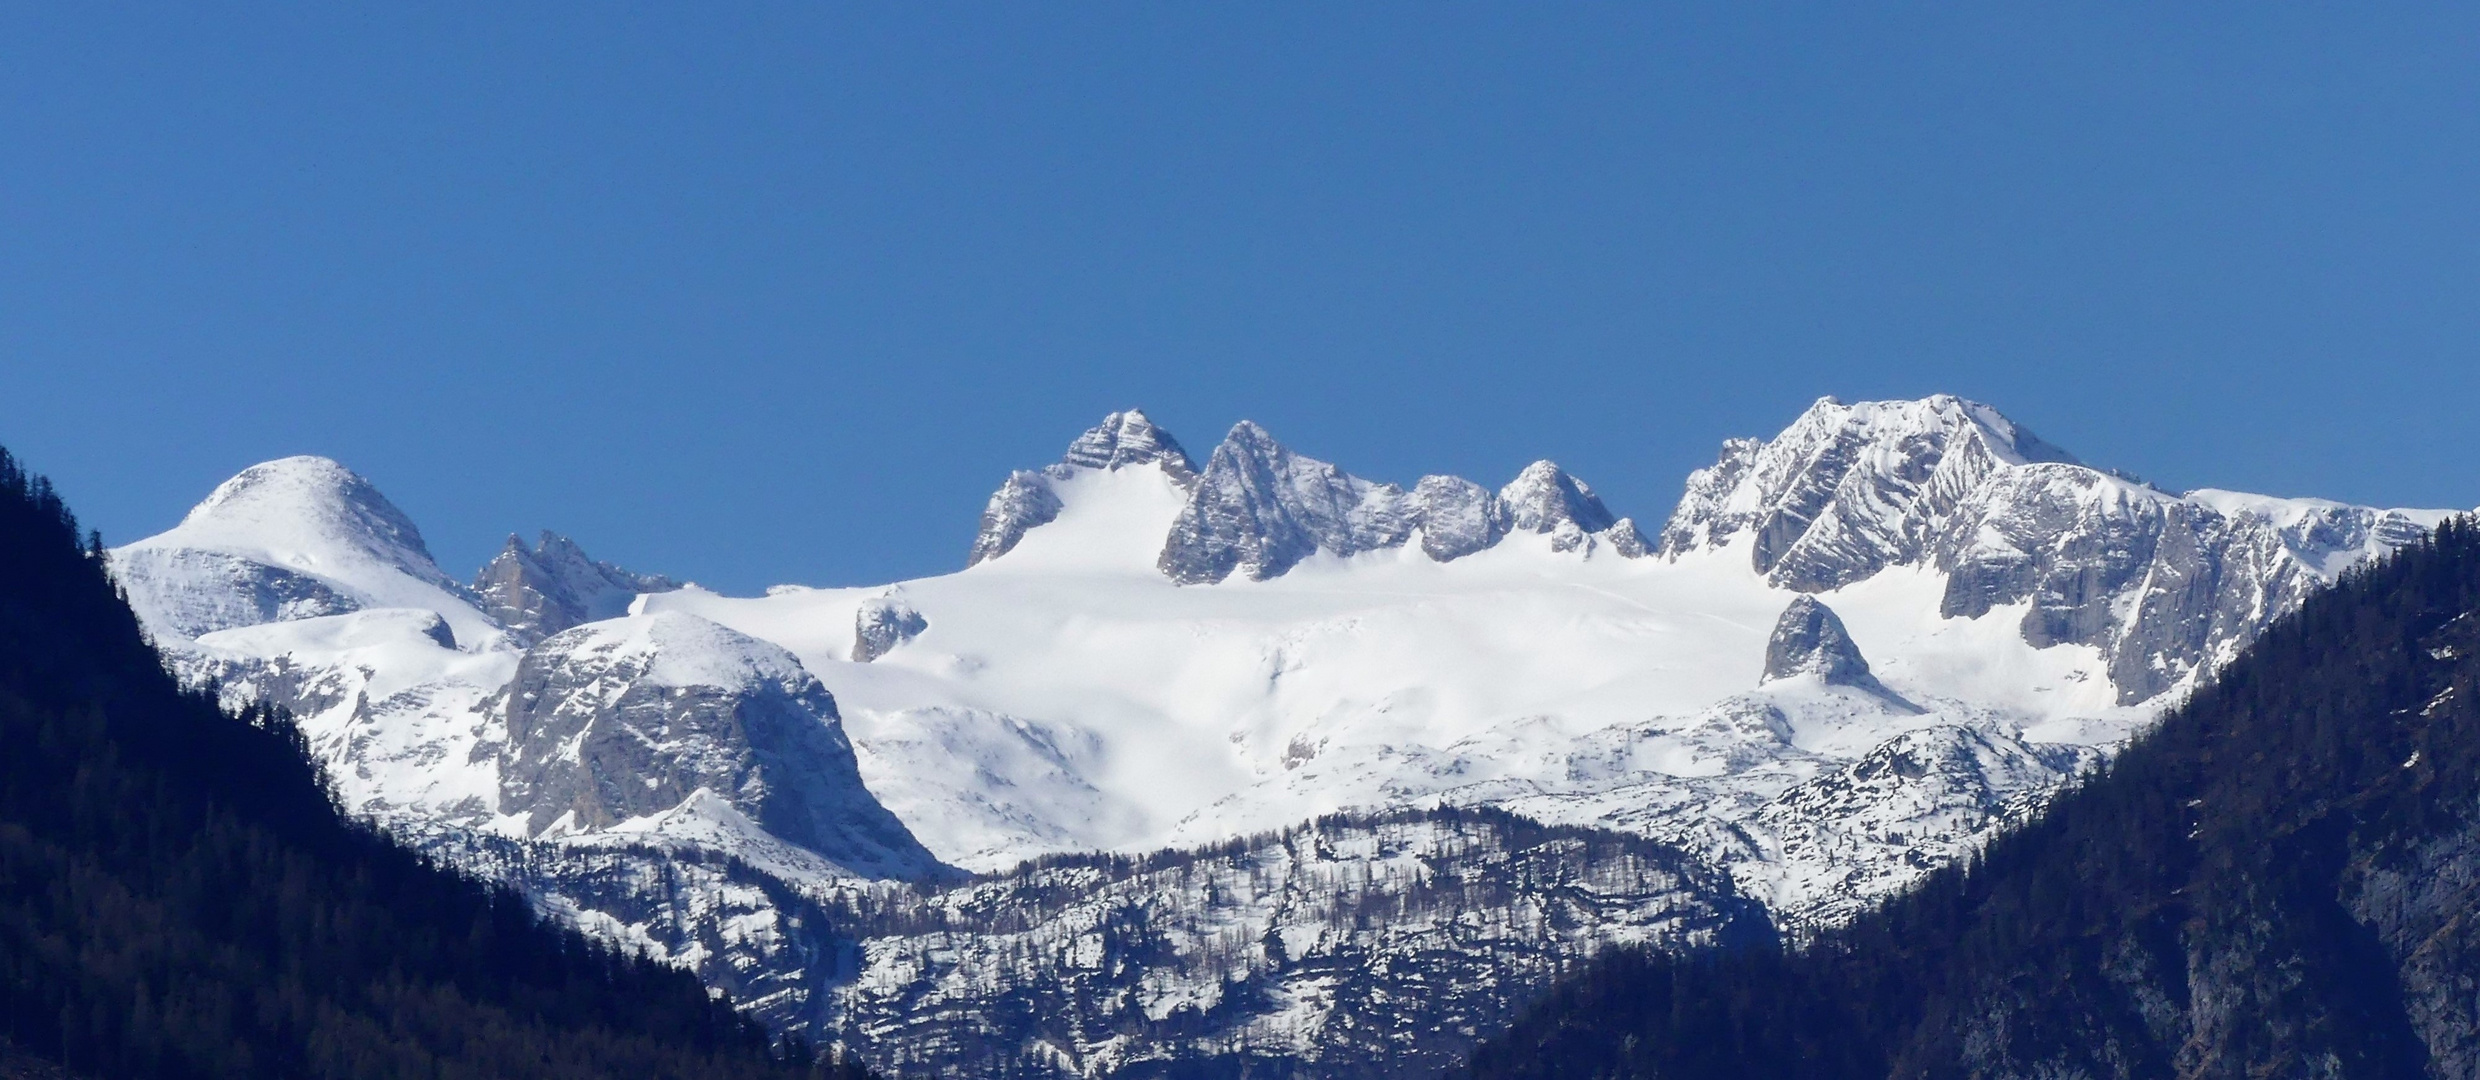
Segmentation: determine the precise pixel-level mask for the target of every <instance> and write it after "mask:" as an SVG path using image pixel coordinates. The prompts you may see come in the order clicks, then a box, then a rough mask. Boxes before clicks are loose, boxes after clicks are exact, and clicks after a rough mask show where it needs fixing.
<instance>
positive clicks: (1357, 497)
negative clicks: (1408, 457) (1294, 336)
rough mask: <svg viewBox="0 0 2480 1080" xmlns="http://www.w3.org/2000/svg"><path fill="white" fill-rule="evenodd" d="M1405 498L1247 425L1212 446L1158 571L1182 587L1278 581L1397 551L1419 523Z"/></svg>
mask: <svg viewBox="0 0 2480 1080" xmlns="http://www.w3.org/2000/svg"><path fill="white" fill-rule="evenodd" d="M1415 523H1416V522H1415V515H1414V514H1413V512H1412V507H1411V506H1410V504H1409V502H1408V500H1407V499H1406V498H1405V495H1404V490H1403V489H1402V488H1399V487H1396V486H1395V485H1393V484H1373V483H1371V482H1369V481H1367V480H1363V479H1361V478H1359V477H1356V476H1353V475H1351V474H1349V473H1346V472H1344V471H1343V470H1341V469H1338V468H1336V467H1335V466H1333V465H1330V464H1328V463H1326V462H1323V461H1319V460H1317V459H1315V458H1311V457H1306V456H1303V455H1300V454H1295V453H1293V452H1292V451H1291V450H1289V449H1287V448H1285V447H1284V446H1283V445H1282V444H1280V443H1278V442H1276V441H1275V440H1274V436H1272V435H1269V434H1267V432H1266V429H1264V428H1262V427H1259V426H1257V425H1256V424H1255V423H1252V422H1250V421H1247V420H1243V421H1241V422H1239V423H1238V424H1235V425H1233V427H1232V429H1231V434H1230V435H1228V436H1226V437H1225V438H1224V439H1223V442H1222V444H1221V445H1219V446H1217V447H1215V448H1214V455H1213V456H1212V457H1211V458H1209V459H1207V461H1206V469H1205V472H1204V474H1202V475H1201V476H1199V477H1198V480H1197V484H1196V486H1195V487H1193V488H1191V489H1190V491H1189V497H1188V505H1187V506H1185V507H1183V508H1182V509H1181V511H1180V516H1179V518H1178V519H1177V520H1175V521H1174V522H1173V523H1172V526H1171V534H1170V536H1169V538H1168V539H1167V540H1166V541H1165V543H1164V545H1163V553H1162V558H1161V560H1160V561H1159V565H1160V567H1161V569H1162V572H1163V573H1164V574H1166V575H1168V576H1169V577H1170V578H1171V580H1173V581H1176V582H1179V583H1180V584H1183V585H1194V584H1202V583H1206V582H1215V581H1221V580H1223V579H1224V578H1226V577H1229V576H1230V575H1231V574H1232V573H1233V572H1234V571H1238V572H1240V573H1243V574H1245V575H1246V576H1247V577H1249V578H1250V579H1252V580H1257V581H1263V580H1265V579H1267V578H1271V577H1275V576H1277V575H1279V574H1281V573H1283V572H1284V571H1286V570H1289V569H1291V568H1292V567H1293V566H1295V565H1297V564H1298V563H1299V562H1300V561H1301V560H1302V559H1306V558H1308V557H1309V556H1310V555H1312V554H1315V553H1317V552H1319V551H1326V552H1329V553H1332V554H1336V555H1352V554H1356V553H1358V552H1362V551H1369V550H1373V549H1377V548H1385V547H1394V546H1396V545H1399V544H1402V543H1403V542H1404V541H1405V540H1406V539H1408V538H1409V537H1410V536H1411V533H1412V530H1413V527H1414V525H1415Z"/></svg>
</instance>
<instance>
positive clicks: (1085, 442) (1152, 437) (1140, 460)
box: [1059, 409, 1197, 481]
mask: <svg viewBox="0 0 2480 1080" xmlns="http://www.w3.org/2000/svg"><path fill="white" fill-rule="evenodd" d="M1059 464H1060V466H1063V467H1066V468H1076V469H1104V470H1109V469H1120V468H1126V467H1128V466H1131V465H1160V466H1162V470H1163V471H1164V472H1166V473H1169V474H1171V476H1172V477H1173V478H1174V479H1178V480H1182V481H1185V480H1187V479H1189V478H1191V477H1194V476H1195V475H1197V470H1196V466H1194V465H1191V464H1190V463H1189V460H1188V451H1186V450H1183V449H1181V448H1180V442H1179V440H1177V439H1174V438H1172V437H1171V433H1170V432H1168V431H1164V430H1163V429H1161V428H1159V427H1156V426H1154V422H1153V421H1152V420H1149V419H1147V418H1146V415H1145V413H1144V411H1142V410H1139V409H1130V410H1128V411H1126V412H1115V413H1112V414H1111V415H1109V416H1106V417H1103V418H1102V422H1101V423H1100V424H1096V425H1094V426H1093V427H1092V428H1089V429H1087V430H1086V432H1085V434H1083V435H1079V436H1077V437H1076V441H1075V442H1072V443H1069V444H1068V453H1067V455H1066V456H1064V457H1062V458H1061V459H1060V461H1059Z"/></svg>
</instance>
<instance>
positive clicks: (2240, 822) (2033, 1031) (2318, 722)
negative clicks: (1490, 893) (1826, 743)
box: [1471, 518, 2480, 1080]
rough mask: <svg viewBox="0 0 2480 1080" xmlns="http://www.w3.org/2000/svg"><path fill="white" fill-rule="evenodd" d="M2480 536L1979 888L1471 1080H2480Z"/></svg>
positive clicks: (2358, 613)
mask: <svg viewBox="0 0 2480 1080" xmlns="http://www.w3.org/2000/svg"><path fill="white" fill-rule="evenodd" d="M2476 611H2480V528H2475V525H2474V523H2473V522H2472V520H2471V519H2469V518H2465V519H2460V520H2457V521H2452V522H2449V523H2447V524H2446V525H2445V526H2444V527H2443V528H2441V529H2440V530H2439V531H2438V532H2437V534H2436V536H2435V538H2434V539H2433V540H2432V541H2430V542H2428V543H2425V544H2422V545H2419V546H2416V547H2413V548H2410V549H2407V550H2405V551H2404V552H2402V553H2400V554H2398V555H2396V556H2393V557H2391V558H2389V559H2386V560H2384V561H2383V562H2381V563H2379V564H2376V565H2374V566H2372V567H2369V568H2365V569H2363V570H2360V571H2355V572H2353V573H2352V574H2350V575H2348V576H2347V577H2346V578H2345V580H2344V581H2343V582H2342V583H2341V584H2340V585H2339V586H2337V587H2336V588H2334V589H2333V590H2331V591H2329V592H2326V593H2324V594H2323V595H2320V596H2317V597H2315V598H2313V599H2311V600H2310V601H2309V602H2308V603H2307V604H2306V605H2305V606H2304V607H2303V608H2302V609H2301V610H2300V611H2299V612H2298V613H2297V614H2295V615H2293V616H2291V617H2288V618H2285V619H2283V620H2281V621H2280V622H2279V623H2277V624H2276V625H2275V626H2274V627H2273V628H2272V629H2270V630H2269V631H2268V632H2267V633H2266V634H2265V635H2264V636H2263V637H2262V638H2260V639H2259V640H2258V642H2257V643H2256V644H2255V645H2254V646H2253V647H2252V648H2251V649H2250V650H2249V651H2248V652H2247V653H2246V654H2245V655H2244V656H2243V657H2241V658H2240V659H2239V660H2238V661H2236V662H2235V663H2233V664H2232V665H2230V666H2229V667H2228V668H2227V669H2225V670H2224V671H2223V672H2222V673H2221V675H2220V676H2219V677H2218V678H2216V679H2215V680H2213V681H2212V682H2211V683H2210V684H2208V685H2206V686H2204V687H2203V688H2201V689H2199V690H2198V691H2197V692H2196V693H2195V694H2194V696H2193V697H2192V698H2191V699H2190V700H2189V701H2188V703H2187V704H2185V705H2184V706H2183V707H2181V708H2179V709H2177V710H2175V711H2174V712H2173V713H2172V714H2170V715H2169V717H2168V718H2167V719H2166V720H2165V721H2164V722H2163V723H2162V724H2161V726H2160V727H2159V728H2158V729H2157V730H2156V731H2155V732H2153V733H2152V734H2150V735H2148V736H2146V737H2145V738H2143V739H2141V740H2139V741H2138V742H2137V743H2136V744H2135V745H2134V746H2132V747H2130V748H2129V749H2128V750H2127V751H2126V752H2125V753H2124V754H2122V755H2121V756H2120V757H2118V758H2117V759H2116V760H2115V761H2114V762H2113V763H2112V764H2110V765H2109V766H2108V767H2107V768H2106V769H2105V770H2103V771H2101V772H2099V773H2098V774H2096V775H2094V776H2093V777H2091V778H2090V779H2089V780H2088V781H2086V782H2084V783H2082V784H2081V785H2080V786H2079V787H2078V788H2077V789H2076V790H2073V791H2072V792H2069V793H2067V794H2065V795H2062V796H2061V797H2060V798H2058V799H2057V800H2056V802H2055V803H2054V804H2053V805H2052V807H2051V809H2050V810H2049V812H2048V813H2047V814H2046V815H2044V816H2043V817H2041V818H2040V819H2038V820H2037V821H2035V822H2034V823H2032V824H2030V825H2029V826H2027V827H2025V828H2023V829H2021V830H2020V831H2017V832H2015V833H2013V834H2011V835H2009V836H2007V837H2005V838H2003V839H2001V840H1999V841H1997V842H1995V843H1993V844H1992V845H1991V846H1990V847H1989V849H1988V850H1987V851H1986V852H1985V854H1984V856H1983V857H1982V858H1980V859H1978V860H1976V861H1974V862H1973V863H1972V864H1971V865H1969V866H1968V867H1957V868H1951V869H1948V870H1945V871H1941V872H1939V873H1936V874H1934V875H1932V876H1931V877H1930V878H1929V879H1928V880H1927V882H1926V883H1925V884H1924V885H1923V886H1922V887H1920V888H1918V889H1917V890H1915V891H1913V892H1912V893H1910V894H1907V895H1905V896H1903V897H1901V898H1900V899H1898V900H1896V901H1894V902H1892V903H1891V904H1889V905H1887V906H1886V907H1885V908H1883V909H1882V910H1880V911H1879V912H1877V913H1875V914H1872V915H1869V916H1867V917H1864V918H1862V919H1860V920H1858V921H1857V922H1855V923H1853V924H1851V925H1849V926H1848V927H1846V928H1844V929H1842V930H1840V931H1836V932H1833V933H1831V934H1829V935H1827V936H1825V937H1824V938H1823V939H1822V940H1818V941H1815V942H1813V943H1811V944H1810V945H1809V946H1807V947H1805V948H1802V949H1798V950H1794V951H1789V952H1786V951H1784V950H1781V949H1776V948H1748V949H1740V950H1736V951H1731V952H1707V953H1701V954H1696V955H1691V956H1686V957H1670V956H1656V955H1648V954H1642V953H1626V954H1620V955H1615V956H1612V957H1610V958H1609V959H1607V960H1606V962H1603V963H1601V964H1599V965H1598V966H1596V967H1595V968H1593V969H1591V970H1590V971H1589V973H1587V974H1586V975H1584V976H1581V977H1579V978H1577V979H1575V980H1574V981H1572V982H1570V983H1569V984H1567V985H1566V986H1565V987H1564V988H1563V989H1561V990H1560V991H1558V992H1557V993H1555V994H1554V995H1553V997H1552V999H1551V1000H1549V1001H1547V1002H1545V1003H1543V1004H1542V1005H1540V1006H1539V1007H1537V1008H1536V1009H1535V1010H1533V1011H1532V1013H1531V1015H1530V1016H1529V1018H1528V1019H1527V1020H1525V1021H1524V1022H1523V1023H1522V1024H1521V1025H1520V1026H1519V1027H1518V1028H1517V1030H1515V1031H1514V1032H1513V1033H1511V1034H1510V1035H1508V1036H1506V1037H1505V1038H1503V1039H1501V1040H1498V1041H1497V1042H1495V1043H1493V1044H1491V1045H1490V1046H1488V1047H1486V1048H1485V1049H1484V1051H1483V1052H1482V1053H1481V1054H1480V1055H1479V1056H1478V1057H1477V1058H1476V1059H1475V1063H1474V1065H1473V1067H1472V1070H1471V1072H1472V1075H1473V1076H1475V1077H1478V1078H1489V1080H1500V1078H1518V1077H1524V1078H1530V1077H1665V1078H1683V1080H1684V1078H1692V1077H1693V1078H1705V1077H1713V1078H1722V1077H1749V1078H1758V1077H1789V1076H1800V1077H1855V1078H1857V1077H1870V1078H1876V1077H1887V1076H1896V1077H1963V1076H1973V1077H2036V1076H2037V1077H2079V1076H2090V1077H2156V1076H2182V1077H2230V1078H2238V1077H2258V1076H2265V1077H2289V1076H2331V1077H2408V1076H2422V1075H2429V1076H2440V1077H2468V1076H2473V1075H2480V997H2476V996H2475V993H2474V991H2473V989H2472V988H2473V986H2474V985H2475V982H2480V921H2475V920H2473V919H2472V918H2471V913H2472V912H2473V911H2474V910H2480V698H2476V696H2475V695H2480V614H2476V613H2475V612H2476Z"/></svg>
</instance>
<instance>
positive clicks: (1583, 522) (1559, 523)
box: [1498, 461, 1641, 551]
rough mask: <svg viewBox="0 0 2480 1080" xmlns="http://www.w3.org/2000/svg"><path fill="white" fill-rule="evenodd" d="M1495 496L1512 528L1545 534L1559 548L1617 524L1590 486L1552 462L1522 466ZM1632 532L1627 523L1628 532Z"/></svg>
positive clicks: (1580, 542) (1579, 542) (1582, 541)
mask: <svg viewBox="0 0 2480 1080" xmlns="http://www.w3.org/2000/svg"><path fill="white" fill-rule="evenodd" d="M1498 497H1499V499H1500V500H1502V501H1504V502H1505V503H1506V504H1507V517H1508V520H1509V521H1510V522H1511V523H1512V524H1513V525H1514V526H1515V527H1516V528H1519V529H1522V530H1524V531H1526V532H1532V533H1549V534H1550V535H1551V547H1553V548H1554V549H1556V550H1559V551H1571V550H1574V549H1575V548H1578V547H1581V546H1583V545H1584V544H1585V543H1586V540H1585V537H1586V535H1587V534H1590V533H1597V532H1600V531H1602V530H1604V529H1607V528H1610V527H1611V526H1612V525H1614V524H1617V519H1616V518H1614V517H1612V516H1611V513H1610V508H1609V507H1606V506H1603V505H1602V500H1601V498H1600V496H1597V495H1595V494H1593V489H1592V488H1589V487H1586V486H1585V484H1584V481H1582V480H1578V479H1576V478H1575V477H1573V476H1569V475H1568V474H1567V470H1565V469H1562V468H1559V466H1558V463H1557V462H1553V461H1536V462H1534V463H1532V464H1530V465H1527V466H1525V467H1524V471H1523V472H1521V473H1517V474H1516V478H1515V480H1514V481H1512V482H1510V483H1509V484H1508V485H1507V486H1506V487H1504V488H1500V489H1499V492H1498ZM1634 531H1635V527H1634V526H1632V525H1631V526H1630V527H1629V532H1631V533H1633V532H1634ZM1639 546H1640V547H1641V543H1640V545H1639Z"/></svg>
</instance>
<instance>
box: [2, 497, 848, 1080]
mask: <svg viewBox="0 0 2480 1080" xmlns="http://www.w3.org/2000/svg"><path fill="white" fill-rule="evenodd" d="M308 761H309V759H308V758H307V757H306V756H305V755H304V750H303V746H302V744H301V740H300V737H299V735H298V734H297V733H296V732H295V731H294V730H293V728H292V727H291V725H290V724H289V723H288V722H287V721H286V720H285V719H284V718H282V717H280V716H276V715H270V714H266V713H257V714H252V715H247V716H241V717H235V716H232V715H229V714H227V713H225V712H223V711H221V710H219V709H218V707H217V706H216V705H215V704H214V696H213V695H212V694H211V693H210V694H192V693H184V692H182V691H181V690H180V689H179V688H178V687H176V685H175V684H174V682H173V679H172V678H171V676H169V675H168V674H166V673H165V671H164V670H163V667H162V665H161V663H160V661H159V660H158V658H157V656H156V655H155V652H154V651H153V649H152V648H151V647H150V646H149V645H148V644H147V642H146V641H145V639H144V638H143V637H142V636H141V635H140V633H139V629H138V624H137V622H136V620H135V618H134V617H133V616H132V615H131V614H130V612H129V609H128V607H127V606H126V605H125V604H124V603H123V602H122V601H121V599H120V597H119V596H118V595H117V594H116V593H115V591H114V588H113V586H112V584H111V582H110V580H109V579H108V578H107V577H106V575H105V572H104V566H103V559H102V553H101V548H100V544H99V542H97V541H96V540H94V539H93V538H87V539H85V540H84V541H83V542H81V539H80V537H79V536H78V532H77V526H76V523H75V522H74V520H73V519H72V518H71V516H70V515H69V513H68V511H67V510H66V509H65V508H64V507H63V506H62V505H61V502H60V500H59V499H58V498H57V497H56V496H55V495H54V494H53V492H52V490H51V488H50V486H49V485H48V484H47V483H46V482H45V481H43V480H41V479H38V478H33V477H30V476H29V475H27V474H26V473H25V472H24V471H23V470H22V469H21V468H20V467H19V466H18V465H17V464H16V462H15V461H13V460H11V459H9V458H8V457H7V455H6V454H5V453H0V1037H5V1041H0V1071H5V1072H6V1073H7V1075H11V1076H15V1075H20V1074H24V1075H44V1074H45V1072H46V1071H47V1070H46V1067H45V1066H44V1065H43V1063H45V1062H49V1063H54V1064H57V1065H59V1066H63V1067H65V1070H66V1074H67V1075H74V1076H88V1077H157V1076H161V1077H200V1078H208V1077H233V1078H242V1077H249V1078H265V1077H337V1078H344V1077H352V1078H381V1077H389V1078H392V1077H406V1078H411V1077H424V1078H448V1077H496V1078H542V1080H551V1078H565V1077H624V1076H625V1077H629V1078H631V1080H655V1078H667V1077H680V1078H687V1077H693V1076H694V1077H711V1078H729V1077H758V1076H798V1075H805V1074H809V1073H810V1072H811V1071H812V1066H810V1064H809V1062H808V1060H807V1057H808V1055H807V1053H806V1051H804V1050H802V1049H801V1048H798V1047H789V1048H776V1047H771V1046H770V1045H769V1040H768V1038H767V1036H766V1035H765V1033H764V1032H763V1031H762V1030H761V1029H759V1028H758V1027H756V1026H755V1025H753V1024H751V1023H749V1022H747V1021H745V1020H744V1019H742V1018H741V1017H739V1016H738V1015H736V1014H735V1013H733V1012H732V1011H731V1009H730V1008H729V1007H728V1006H727V1005H726V1004H724V1003H721V1002H718V1001H715V1000H713V999H712V998H710V997H709V996H708V994H707V993H706V991H705V990H704V989H703V988H702V987H701V986H700V985H699V984H698V983H697V981H696V980H695V979H694V978H692V977H691V976H689V975H687V974H684V973H681V972H677V971H673V970H670V969H667V968H663V967H659V966H656V965H653V964H650V963H646V962H643V961H638V960H633V959H629V958H625V957H622V956H619V955H616V954H614V953H612V952H611V951H609V950H607V949H605V948H602V947H600V946H597V945H594V944H592V943H589V942H588V941H587V940H586V939H584V938H582V937H580V936H578V935H577V934H575V933H572V932H567V931H563V930H558V929H554V928H552V927H549V926H547V925H545V924H543V923H541V922H539V921H538V920H537V919H536V917H535V915H534V913H533V911H532V909H531V908H530V907H529V906H528V904H527V903H526V902H525V901H524V900H523V899H522V898H521V897H518V896H516V895H514V894H512V893H508V892H505V891H493V890H490V889H487V888H485V887H483V886H480V885H476V884H474V883H471V882H469V881H467V880H465V879H463V878H459V877H456V876H454V875H451V874H449V873H446V872H444V871H441V870H439V869H436V868H434V867H432V866H430V865H428V864H427V863H425V862H423V861H421V860H420V859H418V858H417V857H415V856H413V855H411V854H409V853H407V852H405V851H403V850H401V849H399V848H397V847H395V846H393V845H392V844H390V843H389V842H387V841H386V840H384V839H382V838H381V837H379V836H378V835H377V834H376V833H374V832H372V831H371V830H369V829H367V828H364V827H361V826H358V825H355V824H352V823H350V822H347V821H346V820H344V819H343V818H342V817H340V816H339V815H338V814H337V813H336V812H335V810H334V808H333V807H332V806H331V805H330V803H329V801H328V795H327V793H326V789H325V787H324V786H323V785H322V783H321V781H320V777H319V776H318V775H317V773H316V771H315V769H314V768H313V767H312V766H311V765H310V764H309V763H308ZM796 1061H797V1063H796ZM822 1071H826V1072H831V1073H833V1072H840V1071H841V1070H838V1069H833V1068H827V1069H823V1070H822Z"/></svg>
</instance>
